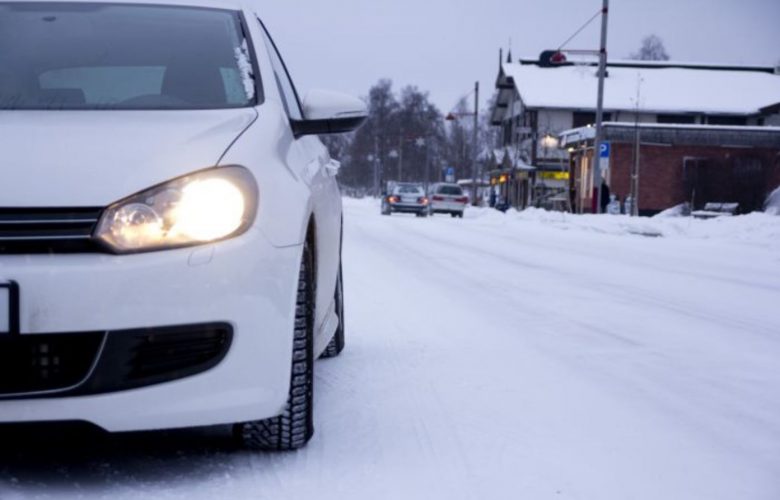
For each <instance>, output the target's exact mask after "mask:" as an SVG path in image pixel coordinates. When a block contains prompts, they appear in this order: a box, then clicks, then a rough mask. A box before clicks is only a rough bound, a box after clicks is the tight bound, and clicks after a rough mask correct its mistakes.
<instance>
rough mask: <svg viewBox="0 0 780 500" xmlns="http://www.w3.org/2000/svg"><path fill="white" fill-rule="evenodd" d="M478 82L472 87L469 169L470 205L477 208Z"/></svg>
mask: <svg viewBox="0 0 780 500" xmlns="http://www.w3.org/2000/svg"><path fill="white" fill-rule="evenodd" d="M478 169H479V82H477V83H476V84H475V85H474V163H473V164H472V167H471V176H472V177H473V179H472V181H473V182H474V185H473V188H472V190H471V194H472V199H471V204H472V205H474V206H477V204H478V201H477V192H478V188H477V177H478V176H479V172H478Z"/></svg>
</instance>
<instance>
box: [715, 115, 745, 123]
mask: <svg viewBox="0 0 780 500" xmlns="http://www.w3.org/2000/svg"><path fill="white" fill-rule="evenodd" d="M707 123H708V124H709V125H738V126H741V125H747V118H745V117H744V116H722V115H713V116H708V117H707Z"/></svg>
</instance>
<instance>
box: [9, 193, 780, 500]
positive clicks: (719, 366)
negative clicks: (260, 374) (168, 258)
mask: <svg viewBox="0 0 780 500" xmlns="http://www.w3.org/2000/svg"><path fill="white" fill-rule="evenodd" d="M345 204H346V247H345V282H346V287H347V308H348V309H347V319H348V325H347V326H348V349H347V351H345V353H344V354H343V356H342V357H341V358H338V359H335V360H329V361H325V362H321V363H319V364H318V366H317V377H316V383H317V386H316V391H317V393H316V404H317V415H316V422H317V435H316V437H315V438H314V440H313V441H312V443H311V445H310V446H309V447H308V448H307V449H306V450H304V451H302V452H300V453H296V454H288V455H255V454H251V453H244V452H236V451H234V450H232V449H231V447H230V445H229V440H228V439H227V438H226V437H225V436H224V435H223V433H222V431H221V430H220V429H214V430H207V431H202V430H201V431H182V432H175V433H162V434H161V433H150V434H141V435H131V436H121V437H115V438H111V439H107V438H95V441H94V442H92V443H91V444H90V446H81V445H80V446H78V447H77V449H76V450H75V451H72V448H73V447H74V445H75V443H74V442H73V440H67V439H66V440H65V441H64V442H61V443H59V444H58V445H56V446H54V447H52V446H48V445H47V444H46V443H45V442H40V441H39V442H38V443H36V444H35V445H33V446H32V447H28V446H22V445H19V444H15V445H13V446H11V447H10V448H8V447H4V449H3V451H2V452H0V460H2V461H1V462H0V498H1V499H2V500H6V499H15V498H34V497H44V498H46V497H56V496H58V495H65V496H67V497H68V498H71V497H85V498H92V497H100V496H108V495H110V496H111V497H113V498H187V499H193V498H208V499H211V498H230V499H241V498H257V499H268V500H287V499H290V500H298V499H305V498H317V499H339V500H344V499H353V498H354V499H377V500H379V499H447V500H456V499H480V500H486V499H488V500H493V499H497V500H499V499H520V498H527V499H553V498H554V499H559V498H566V499H588V500H590V499H593V500H605V499H606V500H625V499H648V500H658V499H664V500H673V499H681V500H683V499H685V500H691V499H694V500H696V499H707V500H718V499H723V500H726V499H728V500H743V499H750V500H764V499H766V500H777V499H778V498H780V217H774V218H771V217H768V216H763V215H756V216H749V217H741V218H735V219H732V220H723V221H709V222H702V221H691V220H688V219H665V220H658V219H654V220H643V221H636V220H635V221H629V220H627V219H624V218H622V217H617V218H610V217H601V218H597V217H573V216H566V215H562V214H545V213H540V212H533V211H532V212H528V213H524V214H509V215H507V216H503V215H501V214H498V213H496V212H492V211H487V210H480V211H472V212H471V213H469V214H468V215H467V217H466V219H465V220H455V219H450V218H448V217H446V218H445V217H437V218H435V219H417V218H414V217H406V216H394V217H381V216H380V215H379V208H378V206H376V205H375V204H374V203H373V202H370V201H354V200H346V201H345ZM0 437H2V436H0ZM3 439H4V440H9V439H10V440H11V441H13V439H11V438H10V437H9V436H8V435H5V436H4V437H3ZM81 441H83V440H78V441H77V442H78V443H80V442H81Z"/></svg>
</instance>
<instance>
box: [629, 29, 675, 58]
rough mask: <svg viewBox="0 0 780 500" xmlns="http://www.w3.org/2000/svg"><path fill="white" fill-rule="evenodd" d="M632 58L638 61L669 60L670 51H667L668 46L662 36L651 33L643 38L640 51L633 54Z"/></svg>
mask: <svg viewBox="0 0 780 500" xmlns="http://www.w3.org/2000/svg"><path fill="white" fill-rule="evenodd" d="M631 59H636V60H638V61H668V60H669V53H668V52H666V47H665V46H664V41H663V40H661V37H659V36H658V35H649V36H646V37H645V38H644V39H643V40H642V46H641V47H640V48H639V52H635V53H633V54H631Z"/></svg>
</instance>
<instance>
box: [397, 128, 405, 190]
mask: <svg viewBox="0 0 780 500" xmlns="http://www.w3.org/2000/svg"><path fill="white" fill-rule="evenodd" d="M403 171H404V129H403V128H401V135H400V136H399V137H398V182H403V179H402V178H401V175H402V174H403Z"/></svg>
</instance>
